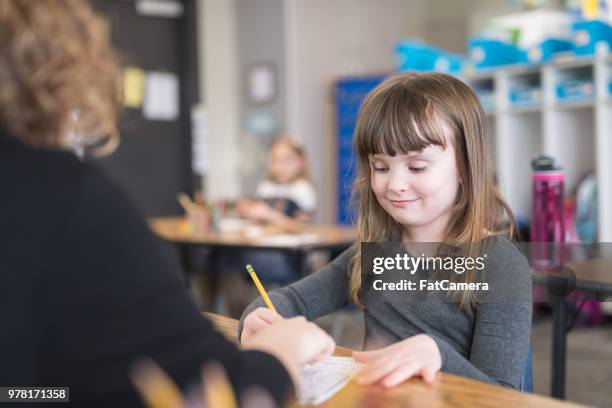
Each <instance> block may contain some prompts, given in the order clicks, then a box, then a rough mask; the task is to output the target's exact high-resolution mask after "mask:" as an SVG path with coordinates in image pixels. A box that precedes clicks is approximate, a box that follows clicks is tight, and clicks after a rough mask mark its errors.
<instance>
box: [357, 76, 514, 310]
mask: <svg viewBox="0 0 612 408" xmlns="http://www.w3.org/2000/svg"><path fill="white" fill-rule="evenodd" d="M441 122H443V123H444V124H446V125H447V127H448V128H449V129H450V130H451V131H452V136H451V137H450V138H449V141H450V142H451V143H453V146H454V148H455V157H456V162H457V166H458V169H457V170H458V174H459V179H460V180H461V182H460V185H459V190H458V193H457V197H456V200H455V203H454V206H453V208H452V212H453V215H452V217H451V222H450V223H449V225H448V226H447V229H446V232H445V242H447V243H452V244H458V245H463V244H467V245H468V251H469V254H470V255H474V251H475V249H474V248H473V247H470V244H474V243H478V242H481V241H482V240H483V239H484V238H486V236H487V235H488V234H505V235H508V236H512V235H513V231H514V227H513V224H514V217H513V215H512V211H511V209H510V207H509V206H508V205H507V204H506V203H505V202H504V200H503V199H502V198H501V196H500V194H499V192H498V191H497V189H496V187H495V184H494V179H493V172H492V168H491V163H490V157H489V146H488V140H487V135H486V129H485V115H484V112H483V109H482V106H481V105H480V102H479V101H478V98H477V97H476V95H475V94H474V92H473V91H472V90H471V89H470V88H469V87H468V86H467V85H466V84H464V83H463V82H461V81H460V80H458V79H456V78H454V77H452V76H450V75H446V74H439V73H426V74H402V75H397V76H394V77H391V78H389V79H387V80H386V81H384V82H383V83H381V84H380V85H379V86H378V87H376V88H375V89H374V90H373V91H372V92H371V93H370V94H369V95H368V96H367V97H366V99H365V101H364V103H363V105H362V107H361V109H360V111H359V116H358V119H357V125H356V128H355V134H354V139H353V144H354V149H355V151H356V153H357V156H358V169H357V176H356V179H355V182H354V185H353V194H354V199H355V202H357V203H358V218H357V229H358V238H359V242H382V241H391V240H393V237H394V236H397V234H398V233H400V236H401V231H402V226H401V225H400V224H398V223H397V222H396V221H395V220H394V219H393V218H392V217H391V216H390V215H389V214H388V213H387V212H386V211H385V210H384V209H383V208H382V207H381V205H380V204H379V203H378V200H377V199H376V196H375V195H374V193H373V192H372V188H371V185H370V177H371V169H370V163H369V156H370V155H373V154H386V155H395V154H397V153H401V154H405V153H408V152H411V151H420V150H422V149H424V148H425V147H426V146H428V145H438V146H441V147H443V148H446V147H447V138H446V137H445V134H444V129H443V126H442V125H441ZM504 217H507V220H509V221H510V225H509V226H508V225H504V219H505V218H504ZM349 270H350V284H349V286H350V287H349V295H350V299H351V301H352V302H353V303H355V304H356V305H358V306H362V304H361V301H360V296H359V292H360V289H361V249H360V248H359V249H358V251H357V254H356V255H355V256H354V257H353V259H352V262H351V267H350V268H349ZM452 275H455V277H454V278H455V279H463V280H464V281H467V282H469V281H471V280H472V279H473V277H472V274H470V273H465V274H463V275H462V276H463V277H462V278H458V277H457V276H458V275H456V274H452ZM459 296H460V305H461V307H462V308H463V309H465V310H468V311H469V310H471V307H472V306H474V305H475V299H474V297H473V295H471V292H469V291H466V292H462V293H460V295H459Z"/></svg>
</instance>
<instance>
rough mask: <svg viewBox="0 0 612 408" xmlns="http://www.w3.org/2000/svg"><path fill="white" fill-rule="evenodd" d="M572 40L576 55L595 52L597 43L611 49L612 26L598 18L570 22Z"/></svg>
mask: <svg viewBox="0 0 612 408" xmlns="http://www.w3.org/2000/svg"><path fill="white" fill-rule="evenodd" d="M572 42H573V46H574V52H575V53H576V54H577V55H593V54H595V52H596V50H597V47H598V44H600V43H601V44H603V47H607V49H608V50H610V49H612V27H610V25H609V24H607V23H605V22H603V21H600V20H590V21H580V22H577V23H574V24H572Z"/></svg>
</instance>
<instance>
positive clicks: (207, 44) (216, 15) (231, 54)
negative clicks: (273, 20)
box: [197, 0, 241, 200]
mask: <svg viewBox="0 0 612 408" xmlns="http://www.w3.org/2000/svg"><path fill="white" fill-rule="evenodd" d="M197 10H198V28H199V30H198V31H199V38H200V42H199V61H200V64H199V66H200V78H203V80H202V81H201V82H200V84H201V85H200V86H201V91H200V95H201V99H202V105H203V106H204V107H205V109H206V112H207V114H208V139H207V141H206V145H207V157H206V162H207V166H206V167H207V169H208V170H207V174H206V175H205V176H204V177H203V183H204V186H203V191H204V192H205V194H206V196H207V198H208V199H210V200H214V199H217V198H236V197H239V196H240V194H241V188H240V165H239V155H238V152H239V129H240V116H239V108H238V102H239V100H238V83H237V80H236V78H237V75H238V62H237V55H238V54H237V48H236V46H237V36H236V32H237V31H236V3H235V0H199V1H198V3H197Z"/></svg>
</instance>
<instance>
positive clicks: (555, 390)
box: [533, 258, 612, 399]
mask: <svg viewBox="0 0 612 408" xmlns="http://www.w3.org/2000/svg"><path fill="white" fill-rule="evenodd" d="M565 266H566V267H567V268H569V270H571V272H573V274H572V276H571V277H570V278H571V279H575V282H573V284H575V287H576V290H579V291H583V292H590V293H594V294H595V295H597V296H598V297H600V298H605V296H612V258H592V259H589V260H586V261H582V262H568V263H566V264H565ZM563 279H564V278H560V277H559V276H556V275H554V274H552V275H547V274H544V273H541V272H537V271H534V272H533V281H534V283H535V284H539V285H544V286H549V285H551V284H562V281H563ZM550 300H551V306H552V309H553V334H552V341H553V344H552V359H551V360H552V367H551V370H552V372H551V382H552V384H551V391H552V392H551V394H552V396H553V397H555V398H561V399H563V398H564V397H565V371H566V369H565V363H566V357H567V333H568V332H569V331H570V330H571V328H572V325H571V322H570V323H569V324H568V319H567V310H568V304H567V301H566V297H565V296H552V299H550Z"/></svg>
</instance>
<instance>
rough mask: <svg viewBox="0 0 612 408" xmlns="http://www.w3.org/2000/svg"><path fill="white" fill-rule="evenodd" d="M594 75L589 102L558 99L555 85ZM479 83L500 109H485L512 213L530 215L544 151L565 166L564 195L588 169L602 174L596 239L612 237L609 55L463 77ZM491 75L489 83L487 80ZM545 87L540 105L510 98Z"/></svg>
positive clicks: (611, 74)
mask: <svg viewBox="0 0 612 408" xmlns="http://www.w3.org/2000/svg"><path fill="white" fill-rule="evenodd" d="M574 78H576V79H585V78H588V79H592V80H593V84H594V85H595V92H596V94H595V96H594V97H593V99H592V100H575V101H572V100H567V101H563V100H559V99H558V98H557V95H556V87H557V84H559V83H560V81H563V80H568V79H570V80H571V79H574ZM464 79H465V80H466V81H467V82H468V83H471V84H472V85H475V86H482V84H483V83H486V84H488V86H490V87H491V91H492V92H493V94H492V97H493V99H494V102H495V109H494V110H490V111H487V112H486V114H487V121H488V130H489V139H490V141H491V146H492V149H493V151H494V165H495V173H496V176H497V180H498V182H499V188H500V191H501V193H502V195H503V196H504V197H505V199H506V200H507V202H508V203H509V204H510V206H511V207H512V209H513V211H514V212H515V215H516V216H517V217H519V218H521V219H529V218H530V215H531V194H532V170H531V160H532V159H534V158H535V157H537V156H538V155H540V154H547V155H550V156H552V157H554V158H555V160H557V162H558V163H559V164H560V165H561V166H562V167H563V169H564V171H565V175H566V176H565V180H566V181H565V193H566V195H567V194H570V193H573V192H574V191H575V188H576V186H577V184H578V183H579V182H580V180H581V179H582V178H583V177H584V176H585V175H586V174H587V173H589V172H595V173H596V175H597V180H598V186H597V187H598V211H599V214H598V216H599V220H598V222H599V225H598V227H599V228H598V234H599V236H598V239H599V241H602V242H612V182H610V180H612V95H610V93H609V88H608V86H609V85H608V84H609V82H610V81H611V80H612V57H611V56H610V55H609V54H608V55H600V56H598V57H596V58H594V57H584V58H572V59H563V60H557V61H555V62H552V63H548V64H542V65H527V64H517V65H512V66H508V67H504V68H503V69H497V70H487V71H484V72H476V73H472V74H470V75H467V76H466V77H465V78H464ZM486 81H490V83H489V82H486ZM517 86H538V87H541V97H542V101H541V103H538V104H534V105H527V104H526V105H520V104H516V105H515V104H512V103H511V102H510V90H511V89H516V87H517Z"/></svg>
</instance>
